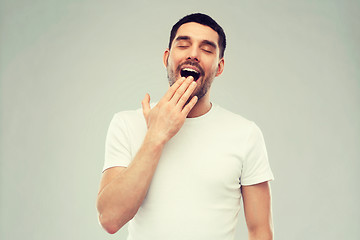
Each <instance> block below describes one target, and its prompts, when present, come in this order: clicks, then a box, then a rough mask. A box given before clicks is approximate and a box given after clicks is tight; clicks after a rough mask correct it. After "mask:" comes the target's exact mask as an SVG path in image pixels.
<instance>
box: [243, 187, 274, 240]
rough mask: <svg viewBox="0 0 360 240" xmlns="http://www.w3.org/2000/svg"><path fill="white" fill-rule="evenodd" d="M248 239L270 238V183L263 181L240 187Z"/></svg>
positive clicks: (263, 239)
mask: <svg viewBox="0 0 360 240" xmlns="http://www.w3.org/2000/svg"><path fill="white" fill-rule="evenodd" d="M241 191H242V196H243V202H244V212H245V219H246V224H247V227H248V231H249V240H272V239H273V224H272V214H271V192H270V184H269V183H268V182H263V183H259V184H255V185H250V186H242V187H241Z"/></svg>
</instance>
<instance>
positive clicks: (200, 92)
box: [166, 61, 217, 102]
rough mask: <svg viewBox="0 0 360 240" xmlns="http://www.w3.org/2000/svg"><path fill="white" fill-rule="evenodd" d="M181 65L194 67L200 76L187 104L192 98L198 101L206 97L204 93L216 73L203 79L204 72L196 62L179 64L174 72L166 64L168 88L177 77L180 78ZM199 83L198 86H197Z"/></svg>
mask: <svg viewBox="0 0 360 240" xmlns="http://www.w3.org/2000/svg"><path fill="white" fill-rule="evenodd" d="M183 65H193V66H196V67H197V68H198V69H199V70H200V72H201V75H200V77H199V79H198V80H197V81H196V83H197V84H198V86H197V87H196V89H195V91H194V92H193V93H192V94H191V96H190V97H189V100H188V102H189V101H190V100H191V99H192V98H193V97H194V96H197V98H198V100H200V99H201V98H202V97H203V96H205V95H206V93H207V92H208V91H209V89H210V87H211V84H212V81H213V80H214V78H215V76H216V72H217V69H216V70H215V71H214V72H211V73H210V74H209V75H208V76H206V77H205V72H204V70H203V69H202V68H201V67H200V65H199V64H198V63H197V62H190V61H186V62H184V63H182V64H180V65H179V66H178V67H177V68H176V70H175V72H174V70H172V68H171V66H170V65H169V64H168V65H167V68H166V69H167V77H168V80H169V84H170V86H172V85H173V84H174V83H175V82H176V81H177V80H178V79H177V76H180V77H181V75H180V71H181V67H182V66H183ZM199 83H200V84H199Z"/></svg>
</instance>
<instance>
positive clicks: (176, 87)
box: [163, 77, 185, 101]
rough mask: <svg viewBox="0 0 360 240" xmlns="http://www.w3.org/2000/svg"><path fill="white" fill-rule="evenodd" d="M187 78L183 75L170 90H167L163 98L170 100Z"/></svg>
mask: <svg viewBox="0 0 360 240" xmlns="http://www.w3.org/2000/svg"><path fill="white" fill-rule="evenodd" d="M184 80H185V78H184V77H181V78H179V79H178V80H177V81H176V82H175V83H174V84H173V85H172V86H171V87H170V88H169V90H168V91H167V92H166V94H165V96H164V97H163V99H165V100H166V101H169V100H170V99H171V98H172V97H173V95H174V93H175V92H176V90H177V89H178V88H179V87H180V86H181V84H182V83H183V82H184Z"/></svg>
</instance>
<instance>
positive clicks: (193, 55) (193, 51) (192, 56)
mask: <svg viewBox="0 0 360 240" xmlns="http://www.w3.org/2000/svg"><path fill="white" fill-rule="evenodd" d="M187 59H188V60H193V61H197V62H199V49H198V48H197V47H195V46H193V47H191V48H190V49H189V53H188V57H187Z"/></svg>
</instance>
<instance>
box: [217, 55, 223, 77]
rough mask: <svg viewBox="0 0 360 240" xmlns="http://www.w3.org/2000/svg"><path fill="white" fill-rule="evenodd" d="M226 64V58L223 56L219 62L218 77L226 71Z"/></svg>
mask: <svg viewBox="0 0 360 240" xmlns="http://www.w3.org/2000/svg"><path fill="white" fill-rule="evenodd" d="M224 65H225V60H224V58H221V59H220V61H219V63H218V70H217V73H216V77H217V76H220V75H221V74H222V72H223V71H224Z"/></svg>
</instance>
